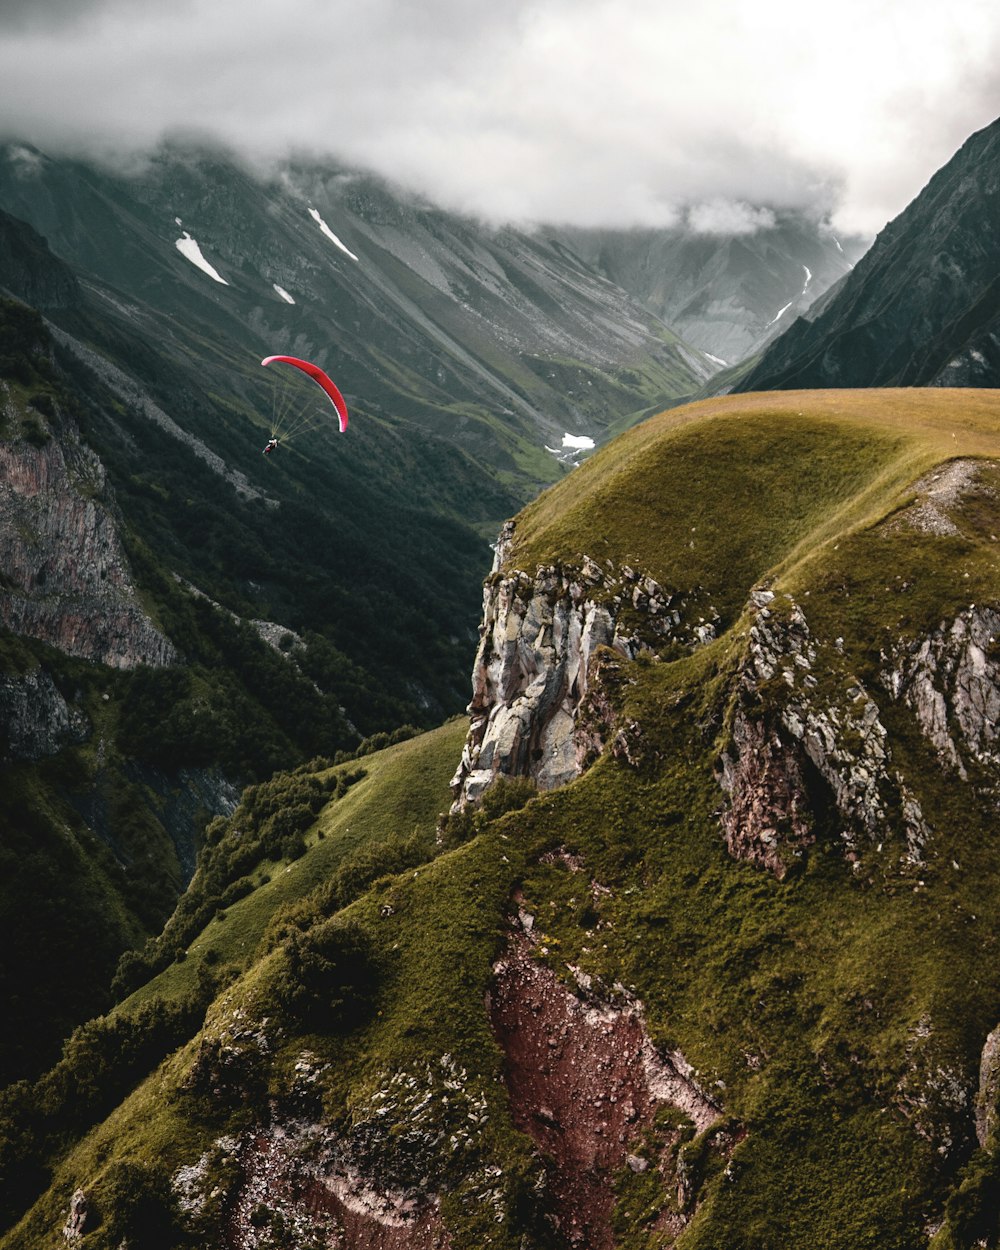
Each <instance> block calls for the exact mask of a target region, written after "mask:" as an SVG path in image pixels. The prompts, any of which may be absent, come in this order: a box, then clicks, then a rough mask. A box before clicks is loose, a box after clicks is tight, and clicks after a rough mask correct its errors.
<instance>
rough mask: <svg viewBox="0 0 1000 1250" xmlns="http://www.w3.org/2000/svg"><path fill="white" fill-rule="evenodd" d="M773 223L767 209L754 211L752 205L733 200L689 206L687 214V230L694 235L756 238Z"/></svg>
mask: <svg viewBox="0 0 1000 1250" xmlns="http://www.w3.org/2000/svg"><path fill="white" fill-rule="evenodd" d="M775 220H776V218H775V215H774V212H773V211H772V210H771V209H770V208H754V207H753V205H752V204H746V203H742V202H734V201H732V200H712V201H711V202H710V203H708V204H692V205H691V207H690V208H689V209H688V211H687V225H688V228H689V229H691V230H693V231H694V232H695V234H756V233H757V231H758V230H770V229H771V228H772V227H773V226H774V224H775Z"/></svg>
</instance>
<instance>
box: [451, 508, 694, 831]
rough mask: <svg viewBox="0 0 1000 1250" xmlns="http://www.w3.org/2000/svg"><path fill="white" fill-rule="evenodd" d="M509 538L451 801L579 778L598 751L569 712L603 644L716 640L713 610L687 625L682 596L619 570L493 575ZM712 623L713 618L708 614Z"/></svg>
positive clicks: (487, 613) (493, 583) (492, 588)
mask: <svg viewBox="0 0 1000 1250" xmlns="http://www.w3.org/2000/svg"><path fill="white" fill-rule="evenodd" d="M512 538H513V523H512V522H508V523H507V525H506V526H505V528H504V530H503V532H502V533H501V536H500V540H499V542H498V544H497V553H496V559H495V561H494V565H493V576H492V577H491V578H490V579H489V580H488V581H487V583H486V587H485V590H484V594H483V621H482V624H481V626H480V643H479V649H478V651H477V653H476V659H475V664H474V666H473V673H472V689H473V693H472V702H471V703H470V704H469V709H468V710H469V715H470V717H471V724H470V728H469V736H468V739H467V740H466V744H465V749H464V750H463V753H462V760H461V763H460V765H459V768H458V771H457V772H456V774H455V777H454V778H453V780H452V789H453V791H454V793H455V796H456V805H457V806H459V807H461V806H464V805H465V804H466V803H470V802H475V801H476V800H477V799H478V798H479V797H480V796H481V795H482V793H483V791H484V790H485V789H486V788H487V786H489V785H490V784H491V782H492V781H493V780H494V779H495V778H496V777H497V776H500V775H504V776H511V777H530V778H532V779H533V780H534V781H535V782H536V783H537V784H538V786H539V788H540V789H543V790H550V789H553V788H555V787H556V786H560V785H564V784H565V783H566V782H568V781H572V780H573V778H575V777H577V776H579V774H580V772H581V771H582V768H583V763H584V761H585V760H586V759H587V758H589V757H591V756H592V755H593V754H594V751H595V748H596V749H598V750H599V749H600V743H596V742H595V739H594V736H593V722H591V723H590V724H589V726H588V727H587V728H586V729H584V727H582V726H579V725H578V723H577V713H578V710H579V708H580V705H581V702H582V701H583V700H584V698H585V696H586V695H587V692H588V688H589V685H590V683H591V680H592V676H593V670H592V661H593V659H594V657H595V655H596V653H597V652H598V650H599V649H600V648H601V647H611V648H613V649H614V650H615V651H617V652H619V653H620V654H621V655H623V656H628V657H630V658H634V657H635V656H636V655H637V654H638V653H639V651H641V650H642V649H644V648H647V647H650V646H651V645H657V644H662V643H663V642H665V641H666V640H667V639H673V640H676V641H677V642H678V643H680V644H681V645H683V646H687V647H694V646H697V645H699V644H700V643H702V642H708V641H711V639H713V638H714V637H715V627H714V624H713V623H712V619H713V618H714V613H713V612H712V610H711V609H707V610H706V614H707V616H708V618H709V619H707V620H706V619H704V618H700V619H699V620H698V621H697V623H692V622H691V621H689V620H688V617H687V613H686V609H687V608H688V600H687V599H686V598H682V597H681V596H679V595H676V594H671V593H669V592H667V591H665V590H664V589H663V588H662V587H661V586H659V585H658V584H657V583H656V582H655V581H654V580H653V579H652V578H651V577H647V576H644V575H643V574H641V573H638V572H636V571H635V570H634V569H631V568H629V567H628V566H625V567H623V568H621V569H617V570H616V569H612V568H609V567H605V568H602V567H601V566H600V565H598V564H597V563H596V562H595V561H593V560H590V559H585V560H584V561H583V564H582V566H581V567H580V568H564V567H557V566H555V565H548V566H541V567H539V568H538V569H537V571H536V573H535V575H534V576H533V577H532V576H529V575H528V574H527V573H523V572H520V571H517V570H515V571H513V572H510V573H507V574H502V573H501V571H500V570H501V568H502V566H503V564H504V562H505V560H506V558H507V555H508V553H509V549H510V543H511V540H512ZM715 619H717V618H715Z"/></svg>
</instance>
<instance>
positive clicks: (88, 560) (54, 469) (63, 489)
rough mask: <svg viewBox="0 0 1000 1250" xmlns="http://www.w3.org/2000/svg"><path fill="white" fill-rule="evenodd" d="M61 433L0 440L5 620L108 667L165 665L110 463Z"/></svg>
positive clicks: (0, 600)
mask: <svg viewBox="0 0 1000 1250" xmlns="http://www.w3.org/2000/svg"><path fill="white" fill-rule="evenodd" d="M58 433H59V436H58V438H56V437H52V436H51V435H50V434H46V437H45V438H44V439H42V440H40V441H41V445H34V443H29V442H26V441H23V440H16V441H13V442H2V443H0V527H2V529H3V533H4V544H3V550H2V552H0V623H2V624H3V625H4V626H6V627H7V628H8V629H10V630H12V631H13V632H14V633H17V634H23V635H26V636H27V637H29V638H37V639H40V640H41V641H43V642H46V643H49V644H50V645H52V646H54V647H57V648H58V649H59V650H61V651H63V652H65V653H66V654H67V655H73V656H78V657H80V658H83V659H87V660H96V661H98V662H100V663H102V664H107V665H109V666H110V667H112V668H121V669H128V668H134V667H136V666H137V665H139V664H152V665H161V664H168V663H170V662H171V661H173V660H174V659H176V653H175V651H174V648H173V646H172V645H171V643H170V642H169V641H168V640H167V639H166V638H165V637H164V635H163V634H162V633H161V632H160V631H159V630H158V629H157V628H156V627H155V626H154V625H153V623H152V621H151V620H150V619H149V617H148V616H147V615H146V613H145V611H144V610H143V607H142V605H141V603H140V602H139V597H138V594H137V593H136V590H135V586H134V585H133V583H132V577H131V572H130V570H129V566H128V561H127V559H126V556H125V552H124V550H123V548H122V544H121V540H120V538H119V536H118V532H117V528H116V524H115V519H114V517H113V515H112V513H111V511H110V509H109V507H108V506H107V505H106V504H105V503H104V502H102V499H103V497H104V494H105V490H106V484H105V476H104V468H103V466H102V465H101V462H100V460H99V459H98V458H97V456H96V455H94V453H93V452H92V451H90V450H89V449H88V448H86V447H84V445H83V444H82V443H81V442H80V439H79V437H78V435H77V434H76V432H75V430H73V428H72V427H70V426H69V425H61V426H60V428H59V432H58Z"/></svg>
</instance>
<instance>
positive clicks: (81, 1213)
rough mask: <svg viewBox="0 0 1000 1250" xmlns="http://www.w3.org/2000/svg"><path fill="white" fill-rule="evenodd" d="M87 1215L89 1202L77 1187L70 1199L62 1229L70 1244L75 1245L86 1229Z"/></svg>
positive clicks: (88, 1213)
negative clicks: (67, 1213)
mask: <svg viewBox="0 0 1000 1250" xmlns="http://www.w3.org/2000/svg"><path fill="white" fill-rule="evenodd" d="M89 1215H90V1203H89V1202H88V1201H87V1195H86V1194H85V1193H84V1192H83V1190H82V1189H78V1190H76V1191H75V1193H74V1194H73V1197H72V1198H71V1199H70V1203H69V1215H67V1216H66V1223H65V1224H64V1225H63V1230H62V1234H63V1236H64V1237H65V1238H66V1240H67V1242H68V1243H69V1244H70V1245H71V1246H73V1245H75V1244H76V1243H77V1242H78V1241H79V1240H80V1238H81V1237H82V1236H83V1234H84V1233H85V1232H86V1231H87V1221H88V1216H89Z"/></svg>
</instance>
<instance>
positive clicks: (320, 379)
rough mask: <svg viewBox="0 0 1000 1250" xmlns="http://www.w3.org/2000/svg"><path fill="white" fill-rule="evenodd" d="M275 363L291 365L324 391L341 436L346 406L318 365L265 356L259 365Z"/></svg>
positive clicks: (285, 357)
mask: <svg viewBox="0 0 1000 1250" xmlns="http://www.w3.org/2000/svg"><path fill="white" fill-rule="evenodd" d="M275 361H279V362H280V363H281V364H285V365H292V366H293V367H294V368H296V369H301V370H302V372H303V373H305V374H307V375H308V376H309V377H310V378H312V380H313V381H314V382H315V383H316V384H317V385H318V386H321V387H322V388H323V390H324V391H326V393H327V395H329V397H330V399H331V400H332V401H333V406H334V408H336V410H337V419H338V420H339V422H340V432H341V434H343V432H344V431H345V430H346V429H347V404H346V402H345V401H344V397H343V395H341V393H340V391H338V390H337V388H336V386H334V384H333V382H331V381H330V379H329V378H328V377H327V375H326V374H325V373H324V372H323V370H322V369H321V368H320V367H319V365H314V364H311V363H310V362H309V361H308V360H299V358H298V356H265V357H264V359H263V360H262V361H261V362H260V363H261V364H262V365H271V364H274V363H275Z"/></svg>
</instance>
